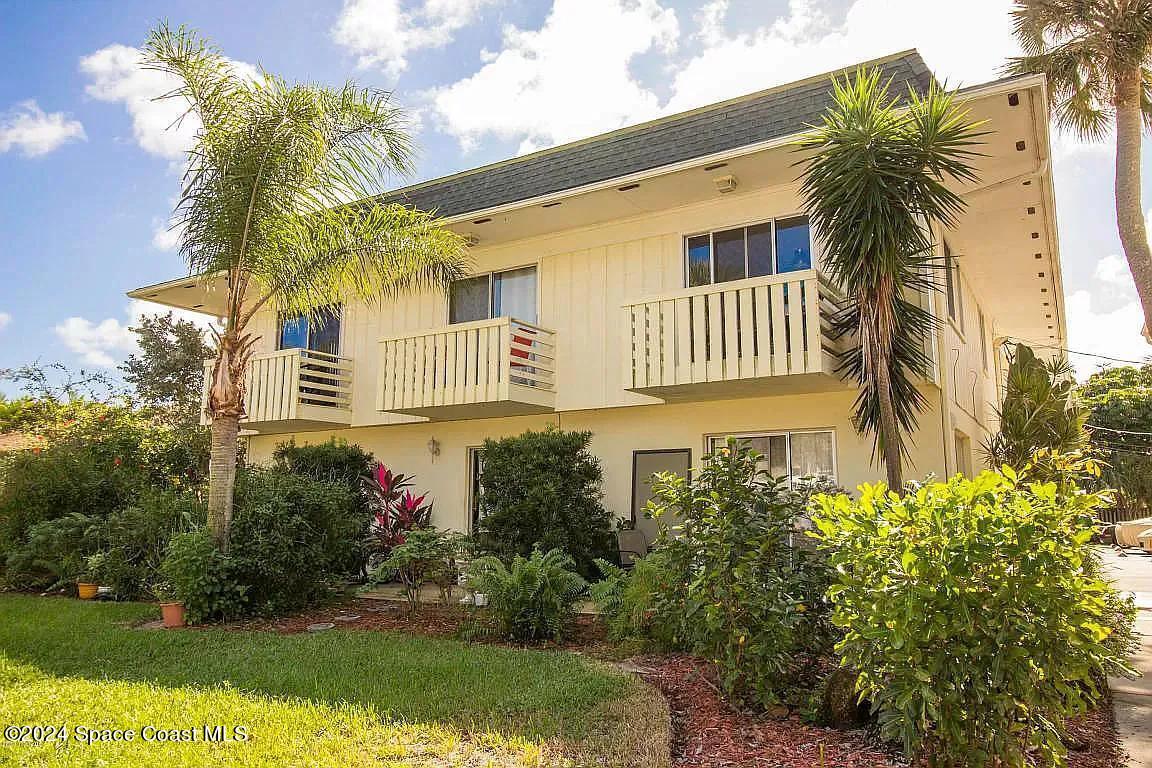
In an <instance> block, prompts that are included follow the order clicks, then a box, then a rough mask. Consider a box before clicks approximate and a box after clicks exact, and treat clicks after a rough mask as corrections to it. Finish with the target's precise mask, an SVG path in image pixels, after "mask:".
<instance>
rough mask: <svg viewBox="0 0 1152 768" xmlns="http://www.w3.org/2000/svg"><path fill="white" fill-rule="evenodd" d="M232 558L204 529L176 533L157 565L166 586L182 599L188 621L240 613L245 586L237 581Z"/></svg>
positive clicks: (244, 602) (175, 596)
mask: <svg viewBox="0 0 1152 768" xmlns="http://www.w3.org/2000/svg"><path fill="white" fill-rule="evenodd" d="M233 572H234V567H233V563H232V560H231V559H230V558H229V556H228V555H226V554H224V553H223V552H221V551H220V550H219V549H218V548H217V547H216V543H215V542H214V541H212V537H211V536H209V535H208V533H207V532H206V531H203V530H198V531H189V532H187V533H178V534H176V535H175V536H173V537H172V540H171V541H170V542H169V544H168V552H167V554H166V555H165V556H164V560H163V562H162V563H161V565H160V573H161V575H162V576H163V578H164V582H163V584H164V586H165V589H170V590H171V596H172V597H174V598H175V599H176V600H179V601H181V602H182V603H184V610H185V612H186V615H187V618H188V621H189V623H192V624H197V623H199V622H201V621H205V620H207V619H218V618H225V619H227V618H232V617H235V616H239V615H240V614H241V613H242V612H243V611H244V608H245V605H246V602H247V601H246V597H247V594H246V593H247V588H246V587H245V586H244V585H243V584H241V583H240V582H239V581H237V579H236V577H235V575H234V573H233Z"/></svg>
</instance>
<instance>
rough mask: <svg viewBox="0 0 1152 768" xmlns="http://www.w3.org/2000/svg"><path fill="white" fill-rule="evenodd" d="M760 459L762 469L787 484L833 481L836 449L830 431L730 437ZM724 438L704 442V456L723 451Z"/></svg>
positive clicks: (725, 436)
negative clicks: (811, 479) (818, 479)
mask: <svg viewBox="0 0 1152 768" xmlns="http://www.w3.org/2000/svg"><path fill="white" fill-rule="evenodd" d="M733 437H736V438H737V439H738V440H739V441H740V442H741V443H743V444H745V445H747V446H749V447H751V448H752V449H753V450H754V451H756V452H757V453H761V454H763V455H764V461H763V465H764V469H766V470H768V473H769V474H770V475H772V476H773V477H779V478H787V479H788V481H789V483H790V484H793V485H794V484H795V483H796V482H797V481H798V480H801V479H802V478H806V477H827V478H833V479H835V477H836V448H835V444H834V441H833V436H832V432H831V430H819V431H812V432H774V433H764V434H751V435H733ZM727 440H728V435H716V436H712V437H709V438H708V452H709V453H714V452H716V451H717V450H719V449H721V448H723V447H724V444H725V443H726V442H727Z"/></svg>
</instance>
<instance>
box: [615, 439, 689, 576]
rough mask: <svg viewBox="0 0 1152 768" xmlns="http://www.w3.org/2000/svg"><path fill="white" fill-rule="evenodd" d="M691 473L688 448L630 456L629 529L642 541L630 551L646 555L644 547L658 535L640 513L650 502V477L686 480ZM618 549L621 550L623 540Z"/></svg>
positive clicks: (654, 525)
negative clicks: (665, 475) (667, 474)
mask: <svg viewBox="0 0 1152 768" xmlns="http://www.w3.org/2000/svg"><path fill="white" fill-rule="evenodd" d="M691 469H692V449H691V448H668V449H658V450H653V451H633V452H632V527H633V529H634V530H635V531H637V532H638V533H639V534H640V538H641V539H642V541H641V542H640V544H639V545H638V546H635V547H633V549H635V550H636V551H638V552H639V553H640V554H643V552H644V551H647V547H648V546H650V545H651V544H652V542H653V541H655V540H656V535H657V534H658V533H659V532H660V527H659V525H658V523H657V521H656V520H653V519H651V518H648V517H645V516H644V509H645V508H646V507H647V506H648V501H649V499H651V498H652V476H653V475H656V474H659V473H661V472H675V473H676V474H678V475H680V476H681V477H688V475H689V472H690V471H691ZM664 523H665V524H667V525H675V524H676V523H677V521H676V520H669V519H665V520H664ZM641 548H642V549H643V551H641ZM621 549H625V547H624V544H623V539H622V543H621Z"/></svg>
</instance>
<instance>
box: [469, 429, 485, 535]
mask: <svg viewBox="0 0 1152 768" xmlns="http://www.w3.org/2000/svg"><path fill="white" fill-rule="evenodd" d="M483 473H484V449H483V448H479V447H477V448H469V449H468V511H469V516H468V520H469V523H470V530H469V533H476V529H477V528H478V527H479V525H480V518H481V515H480V497H481V496H483V494H484V489H483V487H482V486H481V485H480V476H481V475H482V474H483Z"/></svg>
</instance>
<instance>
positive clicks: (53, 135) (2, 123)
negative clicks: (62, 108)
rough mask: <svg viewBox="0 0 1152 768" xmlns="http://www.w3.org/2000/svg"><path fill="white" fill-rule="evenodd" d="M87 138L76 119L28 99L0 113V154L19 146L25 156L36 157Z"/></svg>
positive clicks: (82, 127)
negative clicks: (49, 109) (47, 110)
mask: <svg viewBox="0 0 1152 768" xmlns="http://www.w3.org/2000/svg"><path fill="white" fill-rule="evenodd" d="M87 138H88V137H87V135H86V134H85V133H84V126H83V125H81V124H80V122H79V121H78V120H70V119H69V118H68V117H67V116H66V115H65V114H64V113H63V112H45V111H44V110H42V109H41V108H40V105H39V104H37V103H36V102H35V101H33V100H31V99H29V100H28V101H22V102H20V103H19V104H17V105H16V106H15V107H13V108H12V109H11V110H9V112H8V113H7V114H6V115H3V116H0V153H3V152H8V151H9V150H13V149H19V150H20V151H21V152H22V153H23V154H24V155H25V156H26V157H37V156H39V155H46V154H48V153H49V152H51V151H52V150H54V149H57V148H59V147H61V146H63V145H64V144H67V143H68V142H70V141H84V140H85V139H87Z"/></svg>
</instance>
